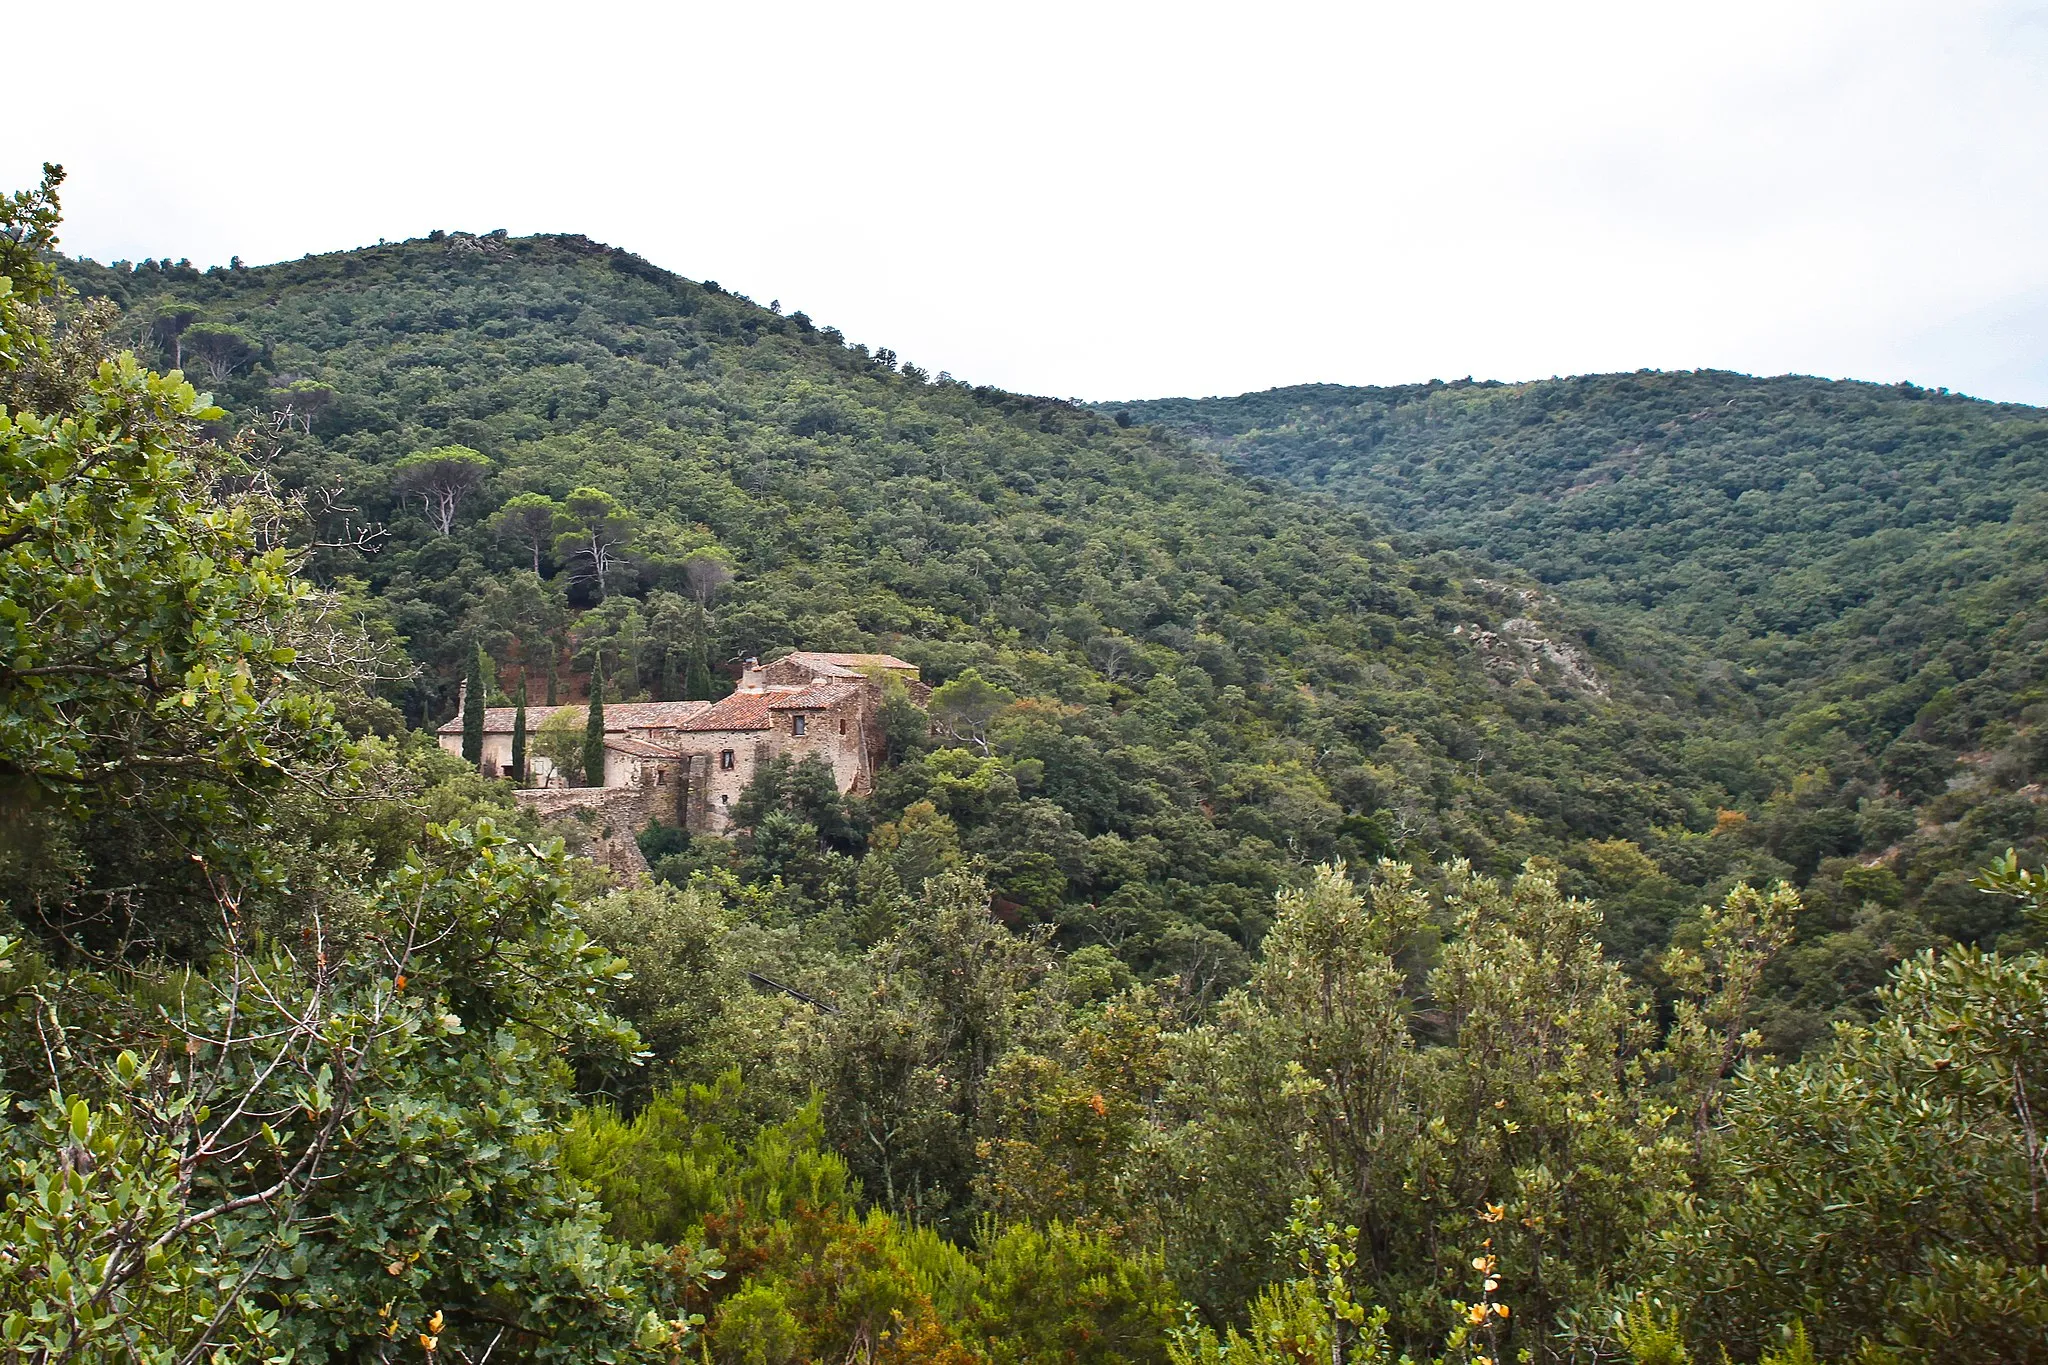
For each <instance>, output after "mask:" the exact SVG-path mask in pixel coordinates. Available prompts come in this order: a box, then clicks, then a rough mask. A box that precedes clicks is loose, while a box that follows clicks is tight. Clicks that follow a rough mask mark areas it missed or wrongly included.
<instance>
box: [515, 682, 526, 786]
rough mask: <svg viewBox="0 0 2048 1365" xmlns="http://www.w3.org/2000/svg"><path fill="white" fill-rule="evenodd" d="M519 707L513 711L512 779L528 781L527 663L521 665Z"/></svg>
mask: <svg viewBox="0 0 2048 1365" xmlns="http://www.w3.org/2000/svg"><path fill="white" fill-rule="evenodd" d="M518 707H519V709H518V710H516V711H514V712H513V713H512V780H513V781H514V782H517V783H519V784H521V785H522V786H523V785H525V783H526V663H525V661H524V660H521V661H520V665H519V701H518Z"/></svg>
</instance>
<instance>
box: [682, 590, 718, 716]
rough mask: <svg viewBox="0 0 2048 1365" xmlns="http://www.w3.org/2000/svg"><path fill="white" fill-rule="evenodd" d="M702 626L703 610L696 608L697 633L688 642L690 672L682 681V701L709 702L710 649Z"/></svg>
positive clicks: (701, 607)
mask: <svg viewBox="0 0 2048 1365" xmlns="http://www.w3.org/2000/svg"><path fill="white" fill-rule="evenodd" d="M706 633H707V632H706V630H705V626H704V608H703V606H702V605H701V604H700V605H699V606H698V608H697V633H696V636H695V637H694V638H693V639H692V640H691V641H690V671H689V673H688V675H687V676H686V677H685V678H684V679H683V700H685V701H710V700H711V647H710V643H709V641H707V640H706V639H705V638H704V637H705V635H706Z"/></svg>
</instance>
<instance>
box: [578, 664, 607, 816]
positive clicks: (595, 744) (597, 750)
mask: <svg viewBox="0 0 2048 1365" xmlns="http://www.w3.org/2000/svg"><path fill="white" fill-rule="evenodd" d="M583 785H584V786H586V787H602V786H603V785H604V658H603V656H601V655H600V656H599V657H598V660H597V662H596V663H594V664H593V665H591V669H590V708H589V710H588V711H587V712H586V713H585V715H584V720H583Z"/></svg>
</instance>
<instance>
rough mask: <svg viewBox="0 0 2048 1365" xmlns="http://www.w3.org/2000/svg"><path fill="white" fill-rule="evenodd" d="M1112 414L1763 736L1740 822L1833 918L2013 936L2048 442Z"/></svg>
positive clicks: (1663, 377)
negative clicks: (1843, 887)
mask: <svg viewBox="0 0 2048 1365" xmlns="http://www.w3.org/2000/svg"><path fill="white" fill-rule="evenodd" d="M1116 411H1119V412H1121V413H1122V414H1123V418H1122V420H1127V421H1139V422H1149V423H1157V424H1160V425H1163V426H1166V427H1168V428H1170V429H1172V430H1174V431H1177V432H1180V433H1183V434H1186V435H1188V436H1190V437H1191V438H1193V439H1194V441H1195V443H1196V445H1197V446H1198V448H1200V449H1203V450H1207V451H1210V452H1212V453H1216V454H1219V455H1221V456H1223V457H1224V458H1225V459H1227V460H1228V461H1229V462H1230V464H1231V465H1232V467H1234V468H1238V469H1241V470H1244V471H1246V472H1248V473H1251V474H1253V475H1255V476H1264V477H1271V478H1277V479H1282V480H1285V481H1287V482H1289V483H1291V484H1295V485H1298V486H1301V487H1305V488H1313V489H1317V490H1321V491H1324V492H1326V493H1328V494H1331V495H1334V496H1335V497H1337V499H1338V500H1339V501H1340V502H1341V503H1342V504H1344V505H1346V506H1354V507H1364V508H1367V509H1370V510H1371V511H1372V512H1373V513H1374V514H1375V515H1377V516H1379V517H1382V518H1384V519H1385V520H1386V522H1387V523H1388V524H1389V525H1390V526H1391V527H1393V528H1395V529H1396V530H1397V531H1399V532H1405V533H1407V534H1406V535H1400V536H1397V537H1396V539H1397V540H1399V541H1400V543H1401V544H1402V545H1403V546H1404V547H1407V548H1409V549H1410V550H1411V552H1413V551H1414V550H1416V549H1417V548H1428V547H1451V548H1455V549H1458V550H1461V551H1464V552H1468V553H1474V554H1479V555H1483V556H1485V557H1486V558H1488V559H1489V560H1492V561H1494V562H1496V563H1499V564H1502V565H1506V566H1511V569H1509V570H1504V571H1505V572H1515V573H1521V574H1526V575H1529V576H1531V577H1533V578H1534V579H1536V580H1537V581H1539V582H1540V583H1541V584H1542V585H1543V588H1544V592H1545V593H1546V594H1547V595H1550V596H1554V597H1555V598H1556V599H1558V605H1557V608H1556V609H1557V610H1561V611H1564V612H1566V613H1568V614H1569V616H1570V618H1571V619H1573V620H1575V621H1576V622H1578V623H1579V625H1580V628H1581V631H1582V633H1583V635H1584V636H1585V638H1587V639H1588V640H1589V641H1590V643H1591V646H1592V652H1593V654H1594V655H1595V657H1596V658H1601V659H1605V660H1608V661H1611V662H1613V663H1615V664H1616V665H1617V666H1625V667H1629V668H1632V669H1633V670H1635V671H1636V672H1637V673H1638V675H1639V676H1641V677H1642V678H1644V680H1645V683H1646V685H1647V686H1649V687H1651V688H1652V689H1653V690H1657V691H1659V692H1660V693H1661V694H1663V695H1670V696H1679V697H1683V698H1684V699H1685V700H1686V701H1687V703H1688V704H1689V705H1690V706H1691V707H1692V708H1694V709H1695V710H1697V711H1698V712H1699V713H1700V714H1705V715H1713V716H1717V717H1719V718H1720V722H1721V723H1722V724H1723V725H1725V726H1728V727H1730V728H1732V729H1739V730H1741V731H1742V732H1743V733H1745V734H1748V735H1749V736H1751V742H1752V743H1753V744H1754V745H1755V751H1756V752H1758V753H1760V754H1762V755H1765V756H1766V758H1765V761H1764V766H1765V768H1766V769H1767V770H1768V771H1770V772H1771V773H1772V774H1773V780H1774V782H1775V783H1776V790H1775V792H1774V793H1773V796H1772V798H1771V799H1768V800H1767V801H1766V802H1765V803H1764V805H1763V807H1762V808H1758V807H1754V806H1752V807H1750V808H1749V810H1748V813H1749V814H1750V815H1751V816H1752V817H1758V816H1761V817H1762V818H1763V819H1764V820H1765V821H1766V822H1767V823H1768V822H1770V821H1772V820H1774V819H1778V818H1782V817H1781V815H1780V814H1779V812H1783V811H1784V810H1786V809H1787V808H1788V807H1799V808H1803V809H1804V810H1805V811H1806V816H1805V818H1804V820H1803V821H1801V822H1800V825H1799V828H1797V829H1796V830H1792V831H1784V832H1781V833H1780V834H1778V835H1777V836H1776V837H1775V838H1773V839H1772V841H1771V847H1772V849H1773V851H1774V852H1777V853H1779V855H1780V856H1786V857H1787V861H1789V862H1791V863H1792V864H1793V865H1794V866H1795V868H1796V869H1797V870H1798V872H1799V874H1800V875H1801V876H1802V877H1807V876H1812V875H1814V874H1815V873H1818V874H1819V880H1820V883H1821V888H1820V889H1821V893H1822V894H1823V895H1827V896H1834V895H1837V894H1838V883H1839V880H1840V877H1841V876H1842V875H1844V874H1846V875H1848V876H1850V877H1851V878H1852V879H1854V878H1856V877H1859V876H1868V875H1869V874H1870V872H1876V873H1878V874H1880V875H1881V876H1888V877H1889V878H1892V879H1895V880H1886V881H1885V887H1884V889H1885V894H1884V896H1883V897H1880V898H1879V900H1880V901H1881V902H1882V903H1884V904H1885V905H1887V906H1888V907H1890V908H1895V909H1896V908H1899V907H1902V906H1903V907H1908V908H1910V909H1911V910H1913V911H1914V912H1915V917H1916V918H1917V919H1918V920H1919V922H1920V923H1921V925H1923V926H1924V927H1925V928H1926V929H1927V930H1928V931H1930V932H1932V933H1934V934H1936V935H1940V936H1947V937H1954V938H1959V939H1965V940H1971V941H1986V942H1988V941H1994V940H1995V939H1996V937H1997V935H1998V933H1999V932H2001V931H2000V929H1999V927H1998V926H1997V925H1996V924H1991V923H1986V922H1983V921H1981V920H1980V919H1978V918H1977V916H1978V915H1979V913H1981V907H1979V906H1976V905H1974V903H1973V902H1972V900H1971V898H1970V897H1969V896H1968V895H1967V894H1966V893H1964V892H1962V890H1961V888H1962V887H1963V885H1964V883H1965V881H1966V879H1967V877H1968V875H1969V872H1968V869H1969V868H1971V867H1973V866H1975V865H1976V864H1977V863H1978V862H1980V861H1982V859H1983V858H1985V857H1987V856H1990V855H1991V854H1994V853H1996V852H1997V851H1999V850H2001V849H2003V848H2005V847H2007V846H2009V845H2015V844H2017V845H2018V846H2020V847H2022V848H2025V849H2027V850H2028V851H2029V852H2030V853H2038V852H2040V850H2041V848H2042V839H2043V834H2044V830H2048V806H2044V804H2043V801H2042V793H2041V789H2040V783H2041V781H2042V779H2043V778H2044V777H2048V729H2044V727H2043V726H2042V724H2041V722H2042V721H2043V719H2044V718H2048V612H2044V610H2043V603H2044V602H2048V413H2043V412H2042V411H2041V410H2040V409H2038V408H2030V407H2023V406H2018V405H2013V404H1995V403H1985V402H1980V401H1977V400H1973V399H1968V398H1964V397H1962V396H1960V395H1956V394H1950V393H1947V392H1945V391H1940V390H1927V389H1920V388H1915V387H1913V386H1911V385H1896V386H1881V385H1875V384H1860V383H1848V382H1836V381H1827V380H1819V379H1806V378H1797V377H1789V376H1788V377H1781V378H1775V379H1755V378H1751V377H1749V376H1746V375H1737V374H1727V373H1719V372H1712V371H1700V372H1695V373H1680V374H1660V373H1650V372H1644V373H1639V374H1623V375H1596V376H1585V377H1579V378H1572V379H1553V380H1546V381H1541V382H1537V383H1530V384H1494V383H1473V382H1472V381H1470V380H1465V381H1460V382H1457V383H1452V384H1443V383H1430V384H1418V385H1410V386H1406V387H1400V388H1345V387H1342V386H1338V385H1306V386H1301V387H1297V388H1287V389H1275V390H1271V391H1269V392H1265V393H1256V394H1245V395H1243V396H1241V397H1237V398H1211V399H1165V400H1159V401H1154V402H1145V403H1130V404H1125V405H1122V406H1121V407H1119V408H1117V409H1116ZM1788 834H1789V836H1790V838H1791V841H1792V842H1791V844H1788V843H1787V842H1786V837H1787V835H1788ZM1788 854H1789V856H1787V855H1788ZM1880 855H1881V856H1880ZM1852 857H1853V858H1855V859H1856V862H1857V863H1859V864H1862V865H1865V867H1866V868H1867V869H1868V871H1859V870H1858V868H1857V867H1856V866H1853V865H1850V864H1848V863H1845V862H1843V861H1842V860H1843V859H1848V858H1852ZM1815 899H1816V897H1814V896H1812V895H1810V896H1809V900H1810V901H1812V900H1815ZM1848 899H1849V900H1850V901H1854V900H1856V899H1858V893H1856V892H1854V891H1853V890H1852V891H1851V892H1850V894H1849V896H1848ZM1863 899H1865V901H1866V903H1867V902H1868V899H1869V898H1868V897H1864V898H1863ZM1906 933H1907V935H1908V936H1910V933H1911V931H1910V930H1908V931H1906Z"/></svg>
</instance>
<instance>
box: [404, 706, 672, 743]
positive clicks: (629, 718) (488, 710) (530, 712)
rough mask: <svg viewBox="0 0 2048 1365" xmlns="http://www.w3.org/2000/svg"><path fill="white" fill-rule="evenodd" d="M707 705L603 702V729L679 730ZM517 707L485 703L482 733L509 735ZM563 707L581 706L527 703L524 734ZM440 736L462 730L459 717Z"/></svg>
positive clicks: (439, 730)
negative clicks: (530, 704)
mask: <svg viewBox="0 0 2048 1365" xmlns="http://www.w3.org/2000/svg"><path fill="white" fill-rule="evenodd" d="M710 708H711V703H710V702H708V701H618V702H606V703H605V708H604V731H605V733H606V734H611V733H612V732H614V731H619V732H624V731H626V730H680V729H682V728H683V725H684V723H685V722H686V721H688V720H689V719H690V718H691V717H692V716H696V715H700V714H702V713H703V712H705V711H707V710H709V709H710ZM518 709H519V708H517V707H515V706H486V707H485V708H484V733H485V734H487V735H490V734H503V735H509V734H511V733H512V718H513V715H514V714H515V713H516V712H517V711H518ZM564 709H568V710H573V711H581V710H582V709H583V708H582V707H581V706H572V707H568V708H563V707H560V706H529V707H527V708H526V729H527V732H528V733H532V732H533V731H534V730H537V729H539V728H540V723H541V722H542V721H543V720H546V719H547V718H548V717H549V716H551V715H553V714H554V713H555V712H557V711H561V710H564ZM435 733H436V734H442V735H459V734H461V733H462V717H461V715H460V714H458V715H457V716H456V717H455V719H453V720H451V721H449V722H448V723H447V724H445V725H443V726H442V727H441V728H440V729H438V730H436V731H435Z"/></svg>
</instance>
